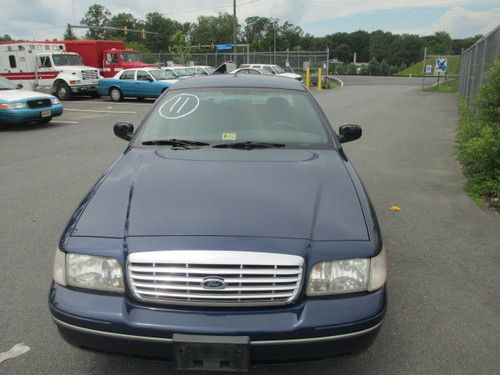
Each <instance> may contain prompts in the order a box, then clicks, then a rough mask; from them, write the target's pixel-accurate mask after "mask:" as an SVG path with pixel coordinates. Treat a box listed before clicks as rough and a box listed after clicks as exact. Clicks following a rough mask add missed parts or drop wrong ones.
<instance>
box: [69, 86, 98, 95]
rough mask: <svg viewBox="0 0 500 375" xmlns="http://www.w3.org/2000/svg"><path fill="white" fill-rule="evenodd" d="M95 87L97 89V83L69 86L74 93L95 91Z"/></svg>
mask: <svg viewBox="0 0 500 375" xmlns="http://www.w3.org/2000/svg"><path fill="white" fill-rule="evenodd" d="M96 89H97V83H96V84H92V85H80V86H71V92H73V93H74V94H78V93H85V92H95V91H96Z"/></svg>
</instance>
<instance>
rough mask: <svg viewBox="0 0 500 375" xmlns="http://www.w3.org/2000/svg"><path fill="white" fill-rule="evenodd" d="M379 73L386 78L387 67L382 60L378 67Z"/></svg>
mask: <svg viewBox="0 0 500 375" xmlns="http://www.w3.org/2000/svg"><path fill="white" fill-rule="evenodd" d="M379 71H380V75H381V76H386V75H388V74H389V65H388V64H387V62H386V61H385V60H382V62H381V63H380V66H379Z"/></svg>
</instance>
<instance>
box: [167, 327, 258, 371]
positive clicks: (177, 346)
mask: <svg viewBox="0 0 500 375" xmlns="http://www.w3.org/2000/svg"><path fill="white" fill-rule="evenodd" d="M172 341H173V344H174V345H173V350H174V357H175V365H176V368H177V369H178V370H218V371H248V365H249V361H250V338H249V337H248V336H204V335H182V334H174V335H173V338H172Z"/></svg>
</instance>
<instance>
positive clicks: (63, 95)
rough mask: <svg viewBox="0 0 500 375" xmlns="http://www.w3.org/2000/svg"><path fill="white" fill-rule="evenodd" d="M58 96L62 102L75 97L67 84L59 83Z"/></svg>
mask: <svg viewBox="0 0 500 375" xmlns="http://www.w3.org/2000/svg"><path fill="white" fill-rule="evenodd" d="M56 95H57V97H58V98H59V99H60V100H69V99H71V97H72V96H73V95H72V93H71V89H70V88H69V86H68V85H67V84H66V82H59V83H58V84H57V86H56Z"/></svg>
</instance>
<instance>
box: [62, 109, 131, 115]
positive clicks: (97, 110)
mask: <svg viewBox="0 0 500 375" xmlns="http://www.w3.org/2000/svg"><path fill="white" fill-rule="evenodd" d="M64 111H71V112H98V113H132V114H133V113H137V112H134V111H103V110H99V109H79V108H64Z"/></svg>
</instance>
